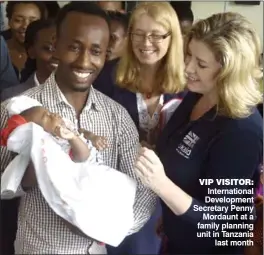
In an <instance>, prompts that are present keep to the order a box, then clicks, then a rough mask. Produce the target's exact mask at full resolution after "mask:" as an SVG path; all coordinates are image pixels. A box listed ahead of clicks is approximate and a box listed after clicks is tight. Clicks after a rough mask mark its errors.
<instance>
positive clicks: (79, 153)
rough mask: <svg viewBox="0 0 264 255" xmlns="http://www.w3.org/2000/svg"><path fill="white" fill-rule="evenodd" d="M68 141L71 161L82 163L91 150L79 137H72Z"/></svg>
mask: <svg viewBox="0 0 264 255" xmlns="http://www.w3.org/2000/svg"><path fill="white" fill-rule="evenodd" d="M68 141H69V144H70V146H71V153H72V160H73V161H75V162H83V161H86V160H87V159H88V158H89V156H90V152H91V150H90V149H89V148H88V146H87V144H86V143H85V142H84V141H83V140H82V139H81V138H80V137H79V136H77V135H74V137H73V138H72V139H70V140H68Z"/></svg>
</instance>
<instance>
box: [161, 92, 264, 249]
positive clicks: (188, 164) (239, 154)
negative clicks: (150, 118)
mask: <svg viewBox="0 0 264 255" xmlns="http://www.w3.org/2000/svg"><path fill="white" fill-rule="evenodd" d="M199 97H200V95H198V94H196V93H191V92H189V93H188V94H187V95H186V96H185V98H184V99H183V101H182V103H181V104H180V106H179V107H178V108H177V110H176V111H175V112H174V114H173V115H172V117H171V119H170V120H169V122H168V123H167V125H166V127H165V128H164V129H163V132H162V134H161V135H160V137H159V141H158V143H157V146H156V150H157V153H158V155H159V158H160V160H161V161H162V163H163V166H164V169H165V172H166V175H167V176H168V177H169V178H170V179H171V180H172V181H173V182H174V183H175V184H176V185H177V186H179V187H180V188H181V189H182V190H184V191H185V192H186V193H187V194H189V195H190V196H191V197H193V203H192V205H191V207H190V208H189V209H188V210H187V212H186V213H185V214H183V215H180V216H176V215H175V214H174V213H173V212H172V211H171V210H170V209H169V208H168V207H167V206H166V205H165V204H164V203H162V213H163V224H164V226H163V227H164V231H165V234H166V235H167V237H168V240H169V241H168V247H167V249H168V250H167V253H168V254H243V247H242V246H230V243H228V244H229V245H228V246H222V247H221V246H217V245H215V239H218V240H220V241H224V240H227V239H228V240H229V241H230V240H243V238H235V237H234V238H226V237H225V236H223V233H222V232H221V226H222V224H224V223H242V222H244V223H248V221H247V220H246V219H245V220H243V219H241V218H238V220H236V219H235V220H233V221H231V220H230V221H228V220H224V219H223V220H220V219H213V218H210V219H208V218H206V217H204V215H207V213H208V215H210V217H214V216H217V215H219V214H221V212H219V211H199V210H197V209H198V208H200V209H201V208H204V206H207V207H208V206H212V207H214V206H226V207H227V211H226V212H224V211H222V212H223V214H224V215H235V214H238V215H239V217H240V216H241V215H242V214H245V213H246V214H247V215H248V219H249V213H247V212H241V211H239V210H232V211H231V208H230V202H229V201H228V200H227V201H222V202H221V201H220V202H213V201H211V202H209V201H208V200H207V201H205V197H206V196H209V197H213V198H217V199H223V198H227V199H230V198H241V197H243V198H247V197H250V198H251V199H252V198H254V194H251V195H246V194H244V195H239V194H228V193H227V194H226V193H223V194H219V193H218V194H213V195H210V194H208V188H210V189H217V190H224V189H228V190H233V189H234V188H239V189H241V190H245V189H249V188H253V190H254V186H255V184H256V182H257V180H258V179H259V171H258V169H259V165H260V163H261V162H262V158H263V156H262V153H263V126H262V125H263V124H262V118H261V116H260V114H259V113H258V111H257V110H256V109H254V112H253V113H252V114H251V115H250V116H249V117H246V118H241V119H231V118H227V117H224V116H219V115H217V114H216V108H213V109H211V110H210V111H208V112H207V113H206V114H204V115H203V116H202V117H201V118H199V119H198V120H196V121H190V114H191V112H192V109H193V107H194V105H195V104H196V102H197V101H198V99H199ZM232 178H233V179H249V180H252V184H253V183H254V185H250V186H249V185H242V184H241V185H235V184H231V185H228V184H226V183H224V184H223V183H222V184H218V185H217V182H216V179H232ZM199 179H213V180H214V182H213V183H212V184H211V185H210V186H206V185H202V184H201V183H200V182H199ZM233 205H238V206H239V205H242V204H238V203H236V202H235V203H233ZM243 205H244V206H245V205H246V206H253V203H252V202H250V201H248V204H247V203H244V204H243ZM240 208H241V207H240ZM233 209H234V208H233ZM253 214H254V213H253ZM252 216H253V215H252ZM198 223H199V224H213V223H217V224H220V231H215V232H218V233H219V234H220V235H219V237H218V238H213V235H212V232H213V231H212V230H210V229H205V231H206V230H208V232H210V233H211V237H208V238H205V237H203V238H201V237H200V238H199V237H197V233H199V229H198ZM251 223H252V222H251ZM226 230H227V232H232V231H233V232H240V233H242V232H244V230H243V229H237V230H236V229H226ZM201 231H202V230H200V232H201ZM248 239H249V238H248Z"/></svg>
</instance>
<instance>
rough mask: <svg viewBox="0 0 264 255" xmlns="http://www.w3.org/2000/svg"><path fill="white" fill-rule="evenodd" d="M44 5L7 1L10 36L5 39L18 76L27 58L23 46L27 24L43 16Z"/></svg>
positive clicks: (31, 2) (40, 3)
mask: <svg viewBox="0 0 264 255" xmlns="http://www.w3.org/2000/svg"><path fill="white" fill-rule="evenodd" d="M45 8H46V7H45V5H44V3H43V2H41V1H24V2H23V1H9V2H8V3H7V6H6V15H7V18H8V24H9V27H10V29H11V34H12V37H11V38H10V39H8V40H7V46H8V50H9V54H10V57H11V60H12V63H13V65H14V67H15V68H16V70H17V73H18V77H19V78H20V72H21V70H22V69H23V68H24V65H25V62H26V60H27V53H26V49H25V47H24V41H25V34H26V29H27V27H28V25H29V24H30V23H31V22H33V21H35V20H38V19H41V18H44V17H45Z"/></svg>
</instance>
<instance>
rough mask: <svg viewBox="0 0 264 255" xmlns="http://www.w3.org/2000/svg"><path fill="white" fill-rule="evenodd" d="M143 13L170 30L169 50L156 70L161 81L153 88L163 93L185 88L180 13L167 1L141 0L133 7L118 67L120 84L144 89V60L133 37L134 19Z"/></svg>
mask: <svg viewBox="0 0 264 255" xmlns="http://www.w3.org/2000/svg"><path fill="white" fill-rule="evenodd" d="M142 14H147V15H148V16H150V17H151V18H153V19H154V20H155V21H156V22H158V23H159V24H161V25H162V26H163V27H164V28H165V29H167V30H168V32H171V41H170V45H169V48H168V52H167V53H166V55H165V56H164V58H163V59H162V62H161V65H160V66H159V69H158V72H157V74H156V80H158V81H159V82H158V83H157V85H156V87H154V88H153V92H158V93H161V94H163V93H176V92H179V91H181V90H183V88H184V85H185V76H184V54H183V39H182V35H181V29H180V25H179V21H178V18H177V15H176V13H175V11H174V10H173V8H172V7H171V5H170V4H169V3H167V2H141V3H139V4H138V5H137V6H136V8H135V9H134V10H133V12H132V14H131V17H130V22H129V27H128V33H129V36H128V40H127V45H126V47H125V50H124V53H123V56H122V57H121V59H120V62H119V65H118V67H117V73H116V81H117V84H118V85H119V86H120V87H122V88H126V89H129V90H131V91H133V92H136V91H140V92H145V91H142V90H143V88H141V87H140V86H141V82H140V66H141V64H140V63H139V61H138V60H137V58H136V56H135V55H134V52H133V50H132V42H131V37H130V33H131V30H132V28H133V24H134V22H135V20H136V19H137V18H138V17H139V16H141V15H142Z"/></svg>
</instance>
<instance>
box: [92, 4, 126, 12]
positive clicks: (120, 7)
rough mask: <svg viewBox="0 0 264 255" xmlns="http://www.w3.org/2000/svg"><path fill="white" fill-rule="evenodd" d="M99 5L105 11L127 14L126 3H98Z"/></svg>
mask: <svg viewBox="0 0 264 255" xmlns="http://www.w3.org/2000/svg"><path fill="white" fill-rule="evenodd" d="M97 4H98V5H99V6H100V7H101V8H102V9H103V10H105V11H118V12H123V13H124V12H126V6H125V2H124V1H97Z"/></svg>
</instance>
